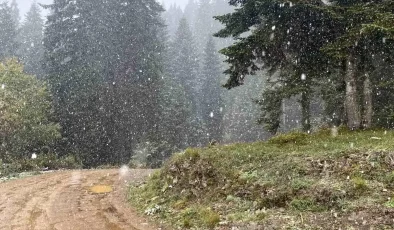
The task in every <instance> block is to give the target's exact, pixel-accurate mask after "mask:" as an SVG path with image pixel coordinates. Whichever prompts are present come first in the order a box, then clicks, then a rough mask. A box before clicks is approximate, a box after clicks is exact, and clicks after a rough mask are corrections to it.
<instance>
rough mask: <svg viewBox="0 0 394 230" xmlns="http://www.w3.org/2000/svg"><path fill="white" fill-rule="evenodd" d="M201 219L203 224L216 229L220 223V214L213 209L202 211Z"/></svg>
mask: <svg viewBox="0 0 394 230" xmlns="http://www.w3.org/2000/svg"><path fill="white" fill-rule="evenodd" d="M201 219H202V221H203V223H204V224H205V225H206V226H207V227H208V228H210V229H213V228H215V227H216V225H218V224H219V222H220V216H219V214H218V213H216V212H214V211H212V210H211V209H205V210H202V212H201Z"/></svg>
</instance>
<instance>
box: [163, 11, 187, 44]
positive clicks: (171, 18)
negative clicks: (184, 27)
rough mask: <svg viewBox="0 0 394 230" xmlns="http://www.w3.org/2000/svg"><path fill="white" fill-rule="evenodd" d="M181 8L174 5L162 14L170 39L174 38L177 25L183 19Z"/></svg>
mask: <svg viewBox="0 0 394 230" xmlns="http://www.w3.org/2000/svg"><path fill="white" fill-rule="evenodd" d="M182 15H183V12H182V10H181V8H180V7H179V6H177V5H175V4H173V5H171V7H170V8H169V9H168V10H167V11H166V12H165V13H164V20H165V22H166V25H167V31H168V34H169V35H170V37H171V38H173V37H174V36H175V33H176V30H177V28H178V25H179V21H180V20H181V18H182V17H183V16H182Z"/></svg>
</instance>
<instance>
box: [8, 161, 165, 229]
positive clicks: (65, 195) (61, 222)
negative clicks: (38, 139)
mask: <svg viewBox="0 0 394 230" xmlns="http://www.w3.org/2000/svg"><path fill="white" fill-rule="evenodd" d="M150 173H152V171H151V170H116V169H111V170H80V171H61V172H53V173H46V174H42V175H39V176H34V177H29V178H24V179H20V180H13V181H8V182H4V183H0V229H12V230H14V229H15V230H17V229H40V230H44V229H49V230H58V229H59V230H60V229H73V230H78V229H91V230H95V229H106V230H107V229H108V230H118V229H119V230H120V229H129V230H153V229H160V228H159V227H158V226H157V225H154V224H153V223H149V222H148V221H147V220H146V219H144V218H142V217H140V216H138V215H137V213H136V212H135V210H133V209H132V208H131V207H130V206H129V203H128V202H127V198H126V197H127V196H126V194H127V185H128V184H129V183H130V182H138V181H142V180H144V178H146V176H148V175H149V174H150ZM97 185H104V186H111V188H112V189H111V190H112V191H111V192H108V193H93V192H92V190H91V188H92V187H93V186H97Z"/></svg>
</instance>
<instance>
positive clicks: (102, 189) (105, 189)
mask: <svg viewBox="0 0 394 230" xmlns="http://www.w3.org/2000/svg"><path fill="white" fill-rule="evenodd" d="M90 191H91V192H93V193H96V194H101V193H109V192H112V187H111V186H108V185H95V186H92V187H90Z"/></svg>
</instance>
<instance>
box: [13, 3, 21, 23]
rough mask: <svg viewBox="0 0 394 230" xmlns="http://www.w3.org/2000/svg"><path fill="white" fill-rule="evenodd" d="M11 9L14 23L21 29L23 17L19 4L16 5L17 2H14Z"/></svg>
mask: <svg viewBox="0 0 394 230" xmlns="http://www.w3.org/2000/svg"><path fill="white" fill-rule="evenodd" d="M10 8H11V15H12V20H13V21H14V23H15V26H16V27H17V28H19V24H20V21H21V17H20V13H19V7H18V3H16V0H12V2H11V5H10Z"/></svg>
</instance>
